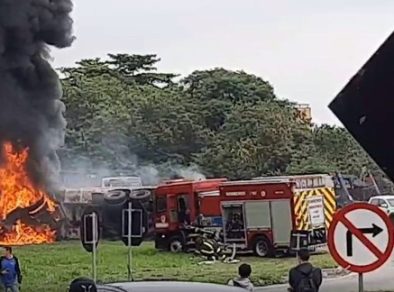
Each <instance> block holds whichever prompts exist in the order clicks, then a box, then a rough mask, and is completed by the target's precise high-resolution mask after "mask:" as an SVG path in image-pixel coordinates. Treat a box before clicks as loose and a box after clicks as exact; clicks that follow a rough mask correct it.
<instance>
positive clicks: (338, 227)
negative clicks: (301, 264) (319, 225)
mask: <svg viewBox="0 0 394 292" xmlns="http://www.w3.org/2000/svg"><path fill="white" fill-rule="evenodd" d="M393 233H394V229H393V226H392V223H391V221H390V219H389V217H388V216H387V214H386V213H385V212H384V211H382V210H381V209H379V208H378V207H377V206H374V205H370V204H367V203H354V204H351V205H348V206H346V207H344V208H343V209H341V210H340V211H338V212H337V213H336V214H335V215H334V218H333V220H332V222H331V225H330V228H329V230H328V248H329V250H330V253H331V255H332V257H333V258H334V260H335V261H336V262H337V263H338V264H339V265H340V266H342V267H343V268H344V269H347V270H349V271H352V272H355V273H358V275H359V276H358V286H359V291H361V292H363V291H364V283H363V274H364V273H368V272H371V271H373V270H376V269H377V268H379V267H380V266H382V265H383V264H384V263H385V262H386V261H387V260H388V258H389V257H390V255H391V252H392V247H393V243H394V238H393Z"/></svg>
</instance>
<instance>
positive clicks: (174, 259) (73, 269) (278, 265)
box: [14, 242, 335, 292]
mask: <svg viewBox="0 0 394 292" xmlns="http://www.w3.org/2000/svg"><path fill="white" fill-rule="evenodd" d="M98 249H99V252H98V271H97V274H98V280H99V281H102V282H111V281H122V280H126V279H127V268H126V265H127V248H126V247H125V246H124V245H122V244H121V243H113V242H103V243H100V245H99V248H98ZM14 253H15V254H16V255H17V256H18V257H19V259H20V261H21V265H22V271H23V274H24V275H23V276H24V278H23V286H22V291H29V292H33V291H43V290H44V289H45V291H47V292H52V291H53V292H58V291H59V292H60V291H66V289H67V285H68V283H69V282H70V280H72V279H73V278H76V277H79V276H88V277H90V275H91V256H90V254H89V253H87V252H85V251H84V250H83V248H82V247H81V245H80V243H79V242H62V243H57V244H52V245H41V246H25V247H17V248H15V250H14ZM199 261H201V259H200V258H198V257H194V256H192V255H190V254H170V253H165V252H158V251H156V250H155V249H154V247H153V245H152V244H151V243H145V244H144V245H143V246H141V247H138V248H134V249H133V265H134V267H133V273H134V278H135V280H157V279H165V280H187V281H203V282H214V283H225V282H227V280H229V279H230V278H232V277H233V276H234V275H235V274H236V271H237V265H232V264H222V263H216V264H214V265H198V262H199ZM241 261H242V262H248V263H250V264H251V265H252V268H253V277H252V280H253V282H254V283H255V284H256V285H260V286H261V285H269V284H275V283H279V282H281V281H282V278H283V276H285V275H286V274H287V272H288V270H289V268H290V267H291V266H293V265H294V264H295V263H296V259H295V258H281V259H261V258H255V257H243V258H241ZM312 262H314V263H315V264H317V265H318V266H320V267H322V268H330V267H334V266H335V264H334V262H333V260H332V259H331V257H330V256H329V255H328V254H323V255H315V256H313V257H312Z"/></svg>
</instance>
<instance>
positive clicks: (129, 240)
mask: <svg viewBox="0 0 394 292" xmlns="http://www.w3.org/2000/svg"><path fill="white" fill-rule="evenodd" d="M132 209H133V204H132V202H131V201H129V208H128V209H127V215H128V216H127V217H128V218H127V219H128V226H127V227H128V228H127V249H128V254H127V271H128V273H127V278H128V280H129V281H131V280H132V265H131V263H132V256H133V255H132V250H131V228H132V225H131V224H132V221H131V212H132Z"/></svg>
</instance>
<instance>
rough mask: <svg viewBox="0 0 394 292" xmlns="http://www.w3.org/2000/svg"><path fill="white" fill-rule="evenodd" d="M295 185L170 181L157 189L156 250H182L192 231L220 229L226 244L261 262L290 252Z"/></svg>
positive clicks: (258, 182)
mask: <svg viewBox="0 0 394 292" xmlns="http://www.w3.org/2000/svg"><path fill="white" fill-rule="evenodd" d="M294 186H295V185H294V183H293V182H290V181H288V180H278V181H266V180H264V181H258V180H252V181H225V180H224V179H215V180H204V181H179V182H169V183H167V184H164V185H160V186H158V188H157V189H156V194H155V198H156V215H155V216H156V219H155V223H156V224H155V227H156V238H155V243H156V248H160V249H167V250H170V251H172V252H178V251H181V250H182V249H184V247H185V245H186V243H187V240H188V232H189V230H190V228H189V227H190V226H199V227H200V228H201V227H204V228H216V229H219V230H221V234H222V237H223V238H222V240H223V242H224V243H225V244H229V245H233V244H235V245H236V247H237V249H239V250H247V251H248V250H249V251H253V252H254V253H255V254H256V255H258V256H261V257H264V256H270V255H273V254H274V253H275V252H276V251H278V250H282V251H288V250H289V247H290V237H291V236H290V235H291V232H292V231H293V230H295V229H296V227H295V218H296V215H295V214H294V200H293V197H294Z"/></svg>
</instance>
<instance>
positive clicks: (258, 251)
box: [253, 236, 274, 257]
mask: <svg viewBox="0 0 394 292" xmlns="http://www.w3.org/2000/svg"><path fill="white" fill-rule="evenodd" d="M253 252H254V254H255V255H256V256H259V257H269V256H272V255H273V253H274V252H273V247H272V245H271V243H270V242H269V240H268V239H267V238H266V237H264V236H259V237H257V238H256V239H255V240H254V244H253Z"/></svg>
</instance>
